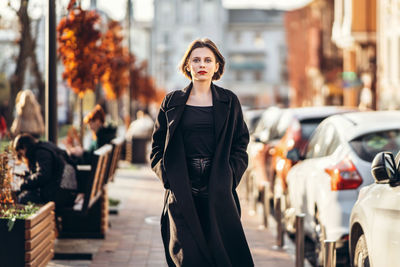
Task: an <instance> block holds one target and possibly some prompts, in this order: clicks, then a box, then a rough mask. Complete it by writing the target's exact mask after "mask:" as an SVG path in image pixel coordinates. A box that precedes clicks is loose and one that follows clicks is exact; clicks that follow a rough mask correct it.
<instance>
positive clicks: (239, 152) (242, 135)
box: [229, 95, 249, 189]
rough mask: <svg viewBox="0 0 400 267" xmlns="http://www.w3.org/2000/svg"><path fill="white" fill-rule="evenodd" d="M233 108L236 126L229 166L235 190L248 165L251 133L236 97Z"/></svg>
mask: <svg viewBox="0 0 400 267" xmlns="http://www.w3.org/2000/svg"><path fill="white" fill-rule="evenodd" d="M232 106H233V107H234V109H235V111H234V114H235V116H236V124H235V129H234V131H233V132H234V133H233V140H232V147H231V154H230V158H229V165H230V167H231V169H232V173H233V188H234V189H235V188H236V187H237V186H238V185H239V183H240V180H241V179H242V175H243V173H244V171H245V170H246V168H247V164H248V155H247V145H248V143H249V131H248V129H247V126H246V123H245V122H244V119H243V113H242V108H241V106H240V102H239V100H238V99H237V97H236V95H234V97H233V100H232Z"/></svg>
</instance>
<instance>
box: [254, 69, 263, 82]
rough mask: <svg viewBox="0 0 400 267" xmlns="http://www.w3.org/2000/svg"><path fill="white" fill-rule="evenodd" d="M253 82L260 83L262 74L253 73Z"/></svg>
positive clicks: (258, 72)
mask: <svg viewBox="0 0 400 267" xmlns="http://www.w3.org/2000/svg"><path fill="white" fill-rule="evenodd" d="M254 80H256V81H261V80H262V73H261V71H255V72H254Z"/></svg>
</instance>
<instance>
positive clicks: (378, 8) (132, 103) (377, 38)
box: [0, 0, 400, 138]
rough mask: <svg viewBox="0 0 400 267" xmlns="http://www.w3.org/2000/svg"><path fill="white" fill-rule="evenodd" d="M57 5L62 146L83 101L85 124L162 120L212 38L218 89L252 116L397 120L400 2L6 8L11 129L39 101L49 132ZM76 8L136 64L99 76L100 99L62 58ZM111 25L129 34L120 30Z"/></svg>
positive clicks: (39, 2)
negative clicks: (340, 108) (23, 100)
mask: <svg viewBox="0 0 400 267" xmlns="http://www.w3.org/2000/svg"><path fill="white" fill-rule="evenodd" d="M50 2H53V3H54V4H55V5H54V6H53V7H52V8H54V12H55V17H56V19H55V21H56V22H55V23H56V27H57V31H58V35H57V38H58V43H57V46H58V47H57V49H58V52H57V63H56V66H54V67H53V68H56V69H57V71H56V88H57V89H56V95H57V97H56V99H57V105H56V106H57V108H56V110H57V111H56V112H57V120H56V121H57V131H58V138H59V137H62V136H64V135H65V134H66V129H68V127H69V126H70V125H76V126H77V127H78V128H79V123H80V120H79V112H78V110H79V108H80V107H79V106H80V104H79V102H80V101H79V100H80V99H81V100H82V113H83V114H85V113H87V112H88V111H89V110H91V109H92V108H93V107H94V106H95V104H97V103H99V104H101V105H102V106H103V108H105V110H106V113H107V116H108V120H109V121H112V122H113V123H115V124H117V125H125V126H126V127H127V125H129V123H130V122H131V121H132V120H134V119H135V114H136V112H137V111H138V110H145V111H146V112H148V113H149V114H150V115H151V116H152V117H154V116H155V113H156V112H157V110H158V107H159V104H160V102H161V100H162V98H163V96H164V95H165V93H167V92H169V91H172V90H176V89H181V88H183V87H184V86H185V85H187V84H188V80H187V79H186V78H185V77H184V76H183V75H181V74H180V73H179V72H178V69H177V66H178V64H179V62H180V59H181V57H182V56H183V54H184V51H185V49H186V48H187V46H188V44H189V43H190V42H191V41H192V40H194V39H196V38H200V37H209V38H211V39H212V40H213V41H214V42H215V43H216V44H217V45H218V47H219V48H220V49H221V51H222V54H223V55H224V56H225V58H226V61H227V64H226V72H225V75H224V76H223V77H222V79H221V80H220V81H217V82H216V83H217V84H218V85H220V86H223V87H226V88H229V89H231V90H232V91H234V92H235V93H236V94H237V95H238V96H239V98H240V100H241V103H242V105H243V106H244V108H266V107H268V106H272V105H277V106H280V107H300V106H321V105H345V106H353V107H361V108H366V109H397V108H398V107H399V104H400V94H396V91H397V87H398V85H399V83H400V75H399V74H400V66H399V62H400V60H399V59H400V49H399V45H400V43H399V42H400V38H399V36H400V34H399V31H398V30H397V27H395V25H397V24H398V19H399V18H400V1H398V0H381V1H376V0H306V1H295V0H292V1H275V0H259V1H256V0H253V1H245V0H224V1H222V0H113V1H108V0H82V1H68V0H55V1H45V0H3V1H0V111H1V115H2V116H3V117H4V121H5V124H6V127H7V128H9V127H11V124H12V121H13V119H14V117H15V116H16V115H15V114H16V109H15V101H16V97H17V94H18V92H19V91H21V90H26V89H29V90H32V91H33V93H34V94H35V96H36V98H37V99H38V102H39V104H40V106H41V111H42V113H43V116H44V117H45V120H47V119H46V118H47V117H46V116H45V112H46V108H45V107H46V97H45V95H46V90H53V89H54V88H51V87H50V89H46V81H47V80H48V76H47V74H46V73H47V72H46V58H47V57H49V55H48V53H47V52H46V51H47V50H46V47H47V45H48V43H49V42H50V40H49V38H48V37H46V36H47V35H46V21H47V18H48V8H49V3H50ZM68 5H70V6H72V7H73V8H75V9H78V7H79V8H80V9H81V10H84V11H94V12H95V13H96V14H97V15H98V16H99V19H98V20H97V21H96V23H93V29H95V30H96V31H98V32H99V38H98V41H97V43H96V45H98V46H99V47H100V46H101V44H100V43H102V45H103V47H111V46H112V44H113V43H114V44H115V43H116V42H117V41H113V40H116V39H111V41H110V39H109V40H108V42H109V43H107V42H105V41H104V40H105V39H106V37H104V36H106V33H107V32H110V31H111V32H114V34H115V36H118V37H119V38H120V39H119V41H118V45H119V46H120V48H121V49H120V50H121V51H122V52H121V53H120V54H121V55H120V56H121V60H122V55H124V56H127V57H128V59H126V61H125V63H124V64H125V65H123V64H122V63H121V64H120V65H118V66H120V68H119V69H116V68H114V67H110V66H107V67H106V68H111V69H113V70H114V71H119V73H120V74H121V73H122V72H123V73H125V74H126V75H128V76H126V75H125V74H124V76H121V77H123V78H119V79H118V80H115V79H114V81H113V80H112V79H110V78H107V77H104V72H103V73H102V75H103V76H101V75H100V76H99V77H89V76H88V77H89V78H87V79H93V84H94V86H93V88H90V87H87V88H86V87H85V86H84V88H83V87H81V88H80V89H77V88H76V86H74V85H73V82H71V75H70V74H68V73H67V74H65V73H66V72H68V68H70V66H69V67H67V68H66V67H65V66H67V65H66V64H68V62H67V63H66V62H65V61H63V60H64V59H65V55H64V59H63V53H64V54H65V51H64V52H62V51H61V50H62V49H60V46H62V44H61V43H60V27H61V26H60V24H61V23H60V22H61V21H62V20H63V18H66V16H68V14H71V11H69V10H68ZM75 11H76V10H75ZM111 21H115V22H116V23H117V24H118V27H119V28H110V22H111ZM50 23H51V22H50ZM64 26H65V25H64ZM116 32H118V33H116ZM115 36H114V37H115ZM84 47H85V46H82V47H79V46H77V47H75V49H77V50H83V49H84ZM106 50H107V49H106ZM111 50H112V49H111ZM93 53H95V52H90V51H89V52H88V54H93ZM110 55H111V58H113V57H114V58H115V57H116V56H115V54H112V53H111V54H110V53H109V54H108V57H109V58H110ZM113 55H114V56H113ZM50 57H54V56H52V55H50ZM106 57H107V56H106ZM81 60H82V59H81ZM86 60H89V57H87V58H86ZM104 62H110V60H108V61H107V60H106V61H104ZM126 62H128V63H126ZM74 64H75V65H77V66H79V65H80V63H79V61H77V62H74ZM96 64H98V65H99V66H100V65H103V64H102V63H96ZM104 64H105V63H104ZM110 73H112V72H110ZM68 75H70V76H68ZM109 76H110V74H109ZM111 76H112V74H111ZM114 76H115V75H114ZM68 77H69V78H68ZM82 77H83V78H82ZM84 77H85V76H84V75H83V74H81V76H80V79H85V78H84ZM127 77H128V78H127ZM117 84H118V86H116V85H117ZM53 87H54V86H53ZM116 87H118V88H116ZM71 89H72V90H71ZM64 129H65V130H64Z"/></svg>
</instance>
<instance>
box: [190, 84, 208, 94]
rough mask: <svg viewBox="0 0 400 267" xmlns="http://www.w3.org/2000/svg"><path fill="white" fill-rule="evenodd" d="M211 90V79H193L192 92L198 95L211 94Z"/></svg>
mask: <svg viewBox="0 0 400 267" xmlns="http://www.w3.org/2000/svg"><path fill="white" fill-rule="evenodd" d="M210 90H211V81H201V82H199V81H193V88H192V92H193V93H194V94H196V95H204V94H209V93H210Z"/></svg>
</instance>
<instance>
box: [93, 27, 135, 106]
mask: <svg viewBox="0 0 400 267" xmlns="http://www.w3.org/2000/svg"><path fill="white" fill-rule="evenodd" d="M122 40H123V37H122V27H121V25H120V24H119V22H117V21H113V20H112V21H110V22H109V23H108V31H107V32H106V33H105V34H104V36H103V38H102V43H101V46H100V47H101V49H102V50H103V51H104V53H105V60H106V62H107V64H106V65H105V66H106V67H105V71H104V74H103V75H102V76H101V79H100V80H101V82H102V83H103V89H104V92H105V96H106V99H117V98H119V97H120V96H121V95H122V94H123V92H124V91H125V89H126V88H127V87H128V86H129V56H128V54H127V49H125V48H124V47H123V46H122Z"/></svg>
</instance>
